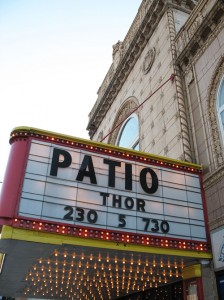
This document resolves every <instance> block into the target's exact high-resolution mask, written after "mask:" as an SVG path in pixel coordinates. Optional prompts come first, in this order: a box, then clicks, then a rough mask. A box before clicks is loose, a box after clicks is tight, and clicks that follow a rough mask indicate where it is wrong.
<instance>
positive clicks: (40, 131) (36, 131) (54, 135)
mask: <svg viewBox="0 0 224 300" xmlns="http://www.w3.org/2000/svg"><path fill="white" fill-rule="evenodd" d="M21 131H24V132H30V133H34V134H39V135H44V136H50V137H52V138H59V139H63V140H67V141H70V142H77V143H83V144H87V145H90V146H93V147H100V148H102V149H109V150H113V151H124V152H126V153H129V154H132V155H137V156H142V157H144V158H150V159H154V160H158V161H162V162H167V163H171V164H179V165H182V166H186V167H189V168H194V169H197V170H201V169H202V166H201V165H197V164H193V163H189V162H185V161H180V160H176V159H172V158H167V157H163V156H158V155H154V154H148V153H145V152H140V151H135V150H131V149H127V148H122V147H116V146H113V145H110V144H105V143H100V142H93V141H91V140H86V139H80V138H76V137H73V136H70V135H64V134H61V133H56V132H52V131H47V130H43V129H38V128H34V127H26V126H20V127H15V128H14V129H13V130H12V132H11V137H12V135H13V134H15V133H17V132H21ZM68 147H69V146H68Z"/></svg>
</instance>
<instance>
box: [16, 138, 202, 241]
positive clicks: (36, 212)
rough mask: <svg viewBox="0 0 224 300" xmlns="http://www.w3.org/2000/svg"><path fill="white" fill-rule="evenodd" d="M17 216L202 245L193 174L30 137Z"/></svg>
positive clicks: (198, 198)
mask: <svg viewBox="0 0 224 300" xmlns="http://www.w3.org/2000/svg"><path fill="white" fill-rule="evenodd" d="M18 215H19V216H21V217H27V218H34V219H41V220H45V221H54V222H57V223H62V224H63V223H64V224H71V225H76V226H84V227H88V228H91V227H92V228H99V229H107V230H113V231H114V230H116V231H120V232H122V231H123V232H130V233H137V234H144V235H156V236H166V237H173V238H174V237H175V238H180V239H187V240H197V241H202V242H203V241H206V232H205V221H204V213H203V204H202V196H201V188H200V178H199V174H195V173H190V172H187V171H186V172H185V171H183V170H178V169H171V168H167V167H166V166H165V165H162V164H161V166H160V165H155V164H150V163H149V162H144V161H142V162H139V161H134V160H130V159H128V158H127V157H124V156H121V157H115V156H112V155H111V154H110V151H108V152H107V153H105V152H104V151H102V153H100V151H95V152H93V151H89V150H88V148H85V149H79V148H73V147H69V146H63V145H57V144H56V143H54V142H50V141H49V142H48V141H46V142H45V141H41V140H35V139H32V143H31V147H30V152H29V157H28V162H27V166H26V171H25V178H24V183H23V187H22V193H21V199H20V201H19V210H18Z"/></svg>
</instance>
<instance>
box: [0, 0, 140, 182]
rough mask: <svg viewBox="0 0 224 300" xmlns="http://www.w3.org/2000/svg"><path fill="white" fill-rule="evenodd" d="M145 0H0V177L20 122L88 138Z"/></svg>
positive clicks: (2, 175)
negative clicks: (116, 54)
mask: <svg viewBox="0 0 224 300" xmlns="http://www.w3.org/2000/svg"><path fill="white" fill-rule="evenodd" d="M140 4H141V0H0V101H1V117H0V182H2V181H3V179H4V173H5V168H6V165H7V160H8V156H9V151H10V145H9V137H10V132H11V131H12V129H13V128H15V127H18V126H29V127H36V128H39V129H44V130H49V131H54V132H58V133H62V134H67V135H72V136H76V137H79V138H85V139H86V138H87V139H88V138H89V137H88V132H87V131H86V127H87V124H88V114H89V112H90V110H91V108H92V107H93V105H94V103H95V101H96V99H97V90H98V88H99V87H100V85H101V83H102V81H103V79H104V77H105V75H106V73H107V71H108V69H109V67H110V65H111V63H112V45H114V44H116V43H117V41H118V40H120V41H122V40H123V39H124V37H125V35H126V34H127V32H128V29H129V27H130V25H131V23H132V21H133V20H134V17H135V16H136V14H137V11H138V8H139V6H140Z"/></svg>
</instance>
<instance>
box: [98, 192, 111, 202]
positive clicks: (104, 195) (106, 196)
mask: <svg viewBox="0 0 224 300" xmlns="http://www.w3.org/2000/svg"><path fill="white" fill-rule="evenodd" d="M100 196H102V197H103V205H107V198H108V197H109V196H110V194H108V193H103V192H101V193H100Z"/></svg>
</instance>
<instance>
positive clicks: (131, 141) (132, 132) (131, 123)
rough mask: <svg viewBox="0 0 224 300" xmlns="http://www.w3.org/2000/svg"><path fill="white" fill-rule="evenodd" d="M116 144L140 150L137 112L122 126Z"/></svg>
mask: <svg viewBox="0 0 224 300" xmlns="http://www.w3.org/2000/svg"><path fill="white" fill-rule="evenodd" d="M116 144H117V145H118V146H121V147H125V148H130V149H134V150H139V124H138V116H137V115H136V114H133V115H131V116H130V117H129V118H128V119H127V120H126V121H125V123H124V125H123V126H122V127H121V129H120V132H119V134H118V138H117V143H116Z"/></svg>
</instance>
